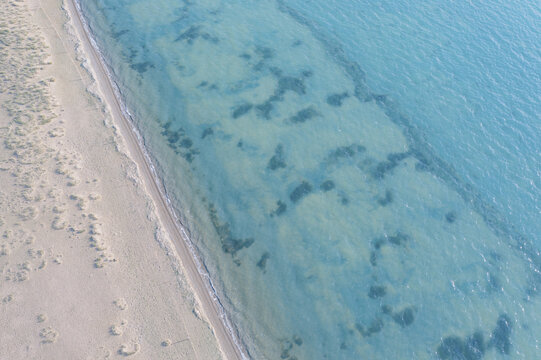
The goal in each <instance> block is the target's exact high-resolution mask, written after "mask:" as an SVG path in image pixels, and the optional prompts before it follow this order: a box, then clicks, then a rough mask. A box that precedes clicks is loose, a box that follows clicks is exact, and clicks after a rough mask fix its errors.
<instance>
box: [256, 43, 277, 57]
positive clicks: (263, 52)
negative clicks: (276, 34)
mask: <svg viewBox="0 0 541 360" xmlns="http://www.w3.org/2000/svg"><path fill="white" fill-rule="evenodd" d="M255 52H256V54H257V55H259V56H261V57H262V58H263V59H265V60H268V59H272V58H273V57H274V50H273V49H271V48H269V47H264V46H263V47H259V46H258V47H257V48H256V49H255Z"/></svg>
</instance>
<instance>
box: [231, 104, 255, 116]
mask: <svg viewBox="0 0 541 360" xmlns="http://www.w3.org/2000/svg"><path fill="white" fill-rule="evenodd" d="M252 107H253V105H252V104H249V103H246V104H242V105H239V106H237V107H235V108H234V109H233V114H232V116H233V119H238V118H239V117H241V116H242V115H244V114H246V113H248V111H250V110H252Z"/></svg>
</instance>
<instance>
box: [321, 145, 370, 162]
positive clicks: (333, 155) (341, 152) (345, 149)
mask: <svg viewBox="0 0 541 360" xmlns="http://www.w3.org/2000/svg"><path fill="white" fill-rule="evenodd" d="M365 151H366V147H364V146H362V145H357V144H352V145H348V146H339V147H337V148H336V149H335V150H333V151H331V152H330V153H329V155H328V160H329V161H331V162H335V161H338V160H340V159H348V158H351V157H353V156H355V155H356V154H360V153H363V152H365Z"/></svg>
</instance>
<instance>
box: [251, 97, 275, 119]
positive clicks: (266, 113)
mask: <svg viewBox="0 0 541 360" xmlns="http://www.w3.org/2000/svg"><path fill="white" fill-rule="evenodd" d="M273 108H274V105H272V101H271V100H267V101H265V102H264V103H263V104H259V105H256V107H255V110H256V114H257V116H258V117H260V118H263V119H265V120H269V119H270V113H271V111H272V109H273Z"/></svg>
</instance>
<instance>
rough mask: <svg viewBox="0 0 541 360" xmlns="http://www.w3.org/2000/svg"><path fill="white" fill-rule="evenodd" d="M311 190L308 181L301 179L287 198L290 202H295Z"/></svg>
mask: <svg viewBox="0 0 541 360" xmlns="http://www.w3.org/2000/svg"><path fill="white" fill-rule="evenodd" d="M311 192H312V185H310V183H309V182H307V181H303V182H302V183H301V184H300V185H299V186H297V187H296V188H295V189H294V190H293V191H292V192H291V194H289V198H290V199H291V201H292V202H294V203H296V202H298V201H299V200H301V199H302V198H303V197H305V196H306V195H308V194H310V193H311Z"/></svg>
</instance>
